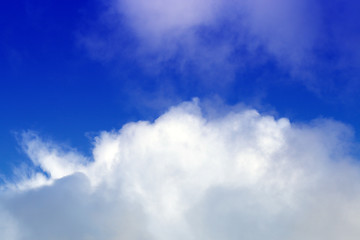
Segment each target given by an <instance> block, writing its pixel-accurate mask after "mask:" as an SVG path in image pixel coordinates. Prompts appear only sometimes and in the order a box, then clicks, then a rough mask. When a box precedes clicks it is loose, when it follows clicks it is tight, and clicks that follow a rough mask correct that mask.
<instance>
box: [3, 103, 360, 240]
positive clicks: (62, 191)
mask: <svg viewBox="0 0 360 240" xmlns="http://www.w3.org/2000/svg"><path fill="white" fill-rule="evenodd" d="M206 109H207V108H206V107H203V108H201V107H200V106H199V103H198V102H197V100H194V101H193V102H185V103H183V104H181V105H179V106H176V107H173V108H171V109H170V110H169V111H168V112H166V113H165V114H163V115H162V116H160V117H159V118H158V119H156V120H155V121H154V122H145V121H140V122H134V123H128V124H126V125H124V126H123V127H122V129H120V130H119V131H111V132H103V133H101V134H100V135H99V136H98V137H96V138H95V140H94V149H93V156H92V157H91V158H87V157H84V156H82V155H81V154H79V153H77V152H76V151H75V150H73V149H65V148H63V147H61V146H58V145H56V144H54V143H50V142H48V141H44V140H42V139H41V138H39V137H38V136H37V135H35V134H33V133H31V132H28V133H25V134H24V136H23V143H22V145H23V148H24V151H25V152H26V153H27V155H28V156H29V158H30V159H31V160H32V162H33V164H34V168H33V169H32V170H31V171H30V170H29V171H27V173H26V174H22V175H21V174H19V176H18V179H17V180H15V181H12V182H8V183H6V184H5V185H3V186H2V188H1V189H2V190H1V195H0V238H1V239H7V240H25V239H26V240H35V239H36V240H43V239H44V240H45V239H54V240H56V239H70V240H71V239H106V240H110V239H114V240H115V239H126V240H135V239H137V240H138V239H154V240H168V239H174V240H177V239H179V240H180V239H197V240H202V239H207V240H208V239H214V240H215V239H229V240H232V239H234V240H235V239H249V240H250V239H251V240H254V239H259V240H260V239H274V240H275V239H289V240H303V239H309V240H312V239H314V240H315V239H316V240H318V239H329V240H340V239H348V240H351V239H354V240H355V239H357V238H358V236H359V235H360V221H359V216H360V190H359V189H360V186H359V182H360V173H359V170H360V168H359V166H358V163H357V162H356V161H354V159H352V157H351V155H350V154H349V152H350V148H351V143H352V139H351V134H352V133H351V130H350V129H349V128H348V127H346V126H344V125H343V124H341V123H338V122H334V121H329V120H317V121H314V122H312V123H310V124H305V125H298V124H291V123H290V122H289V120H288V119H284V118H281V119H275V118H274V117H272V116H268V115H263V114H260V113H259V112H257V111H255V110H251V109H233V110H229V111H228V113H227V114H214V111H206Z"/></svg>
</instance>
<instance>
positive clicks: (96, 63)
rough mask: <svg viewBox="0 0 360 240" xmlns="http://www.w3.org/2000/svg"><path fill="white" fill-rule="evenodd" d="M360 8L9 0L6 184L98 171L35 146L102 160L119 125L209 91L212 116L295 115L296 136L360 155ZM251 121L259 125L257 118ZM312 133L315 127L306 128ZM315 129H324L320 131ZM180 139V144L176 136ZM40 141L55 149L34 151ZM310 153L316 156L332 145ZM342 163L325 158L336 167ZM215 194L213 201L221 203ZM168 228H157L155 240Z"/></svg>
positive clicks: (4, 65) (1, 49) (1, 37)
mask: <svg viewBox="0 0 360 240" xmlns="http://www.w3.org/2000/svg"><path fill="white" fill-rule="evenodd" d="M359 10H360V4H359V3H358V2H357V1H351V0H346V1H340V0H330V1H323V0H316V1H308V0H305V1H292V2H288V1H285V0H274V1H271V2H269V1H265V0H256V1H248V0H232V1H228V2H223V1H219V0H208V1H206V0H186V1H179V0H172V1H170V0H169V1H166V0H153V1H144V0H132V1H131V0H107V1H100V0H83V1H69V0H66V1H59V0H51V1H44V0H35V1H25V0H19V1H5V2H4V3H2V7H1V8H0V29H1V30H0V56H1V58H0V83H1V87H0V112H1V118H0V175H1V176H3V177H2V179H3V181H4V184H5V183H6V182H7V181H8V179H14V178H15V179H16V178H17V177H19V176H18V175H19V173H18V172H19V170H17V169H18V168H25V169H27V168H29V169H30V170H24V171H25V172H26V171H28V172H27V173H25V174H24V176H27V177H29V178H30V179H32V174H33V172H36V171H40V172H42V173H44V174H45V176H47V177H49V176H50V180H51V181H55V183H54V184H55V186H58V185H59V184H60V185H61V184H62V183H61V182H60V183H57V182H56V181H57V180H58V179H62V178H63V177H64V176H72V174H73V173H74V172H76V171H80V172H83V173H84V174H85V175H86V176H88V175H87V174H88V172H87V170H86V171H85V170H82V168H81V167H79V168H77V167H78V165H77V164H79V163H78V160H76V161H75V160H74V161H75V162H76V164H75V163H74V164H75V165H74V166H77V167H74V169H75V170H73V171H70V172H71V174H70V173H69V174H68V173H67V171H65V170H64V172H65V173H66V174H65V173H64V174H62V173H61V174H60V173H58V171H59V172H61V171H60V170H58V171H57V170H54V169H52V168H49V167H47V166H48V165H46V164H45V165H42V164H44V163H43V162H42V160H41V159H42V157H41V156H43V155H41V154H40V153H39V152H36V151H40V150H41V149H42V150H41V151H40V152H42V151H45V150H43V149H50V150H51V149H57V150H56V151H55V150H53V151H55V152H60V153H59V156H60V157H59V158H64V159H65V160H64V161H65V162H66V161H68V158H69V159H70V158H71V157H72V156H73V155H71V154H70V155H69V156H68V155H67V152H68V151H70V152H71V153H72V154H73V153H74V152H75V153H76V154H75V153H74V154H75V155H76V157H75V158H74V159H82V158H86V159H87V161H90V162H92V161H95V162H96V159H97V158H96V155H94V149H97V147H98V148H100V147H99V146H102V143H103V142H106V139H107V138H106V136H107V135H106V133H108V134H110V135H111V133H113V132H112V130H114V131H118V130H119V129H121V128H122V126H123V125H124V124H126V123H129V122H137V121H139V120H143V121H150V122H152V121H154V120H155V119H163V118H164V119H168V118H169V119H171V117H168V118H167V116H173V115H175V116H178V115H176V114H175V113H177V110H176V111H175V110H174V111H175V113H173V112H171V111H170V112H167V111H168V109H169V108H170V107H173V106H177V107H175V109H180V110H178V111H179V112H181V114H180V115H179V119H182V117H183V115H182V111H184V112H187V111H188V108H187V107H184V104H185V105H186V104H190V103H183V102H188V101H190V102H191V101H192V99H193V98H199V101H200V103H199V105H200V108H201V109H203V111H204V112H206V111H209V112H210V113H211V112H212V111H214V112H217V113H218V114H217V115H218V117H219V118H224V119H228V118H227V117H225V116H227V114H228V113H226V114H225V113H223V112H222V110H224V109H227V110H226V111H235V112H237V111H240V110H239V109H244V108H245V109H256V110H257V111H258V112H259V114H260V116H262V117H263V116H268V115H269V116H273V118H274V119H275V120H274V121H277V120H278V119H282V118H286V119H289V121H290V123H291V124H295V127H294V126H292V129H293V130H291V131H293V132H294V133H292V134H296V133H295V132H297V131H298V132H299V136H300V137H299V139H300V140H297V141H295V142H294V144H296V143H298V142H301V143H302V142H303V141H306V140H304V139H308V138H309V139H318V138H319V139H322V140H320V141H323V140H324V139H323V136H324V135H325V136H326V134H329V136H330V135H331V136H332V137H329V138H331V139H332V138H334V139H333V141H330V140H329V143H328V142H326V141H325V140H324V142H323V146H322V145H321V146H319V149H320V148H321V149H323V148H324V149H328V147H329V146H333V147H334V144H335V143H337V144H335V145H337V146H338V145H341V146H342V145H346V146H347V145H349V146H350V145H351V146H352V147H354V146H355V149H353V148H351V150H349V149H348V148H344V149H343V148H341V149H340V150H339V151H340V152H345V153H346V154H344V156H345V155H346V157H344V156H343V155H342V158H346V159H347V158H348V157H349V158H352V157H354V156H355V158H356V154H355V155H354V152H353V151H355V152H356V151H357V150H356V149H357V147H356V146H357V145H358V142H359V140H360V124H359V122H360V108H359V102H360V84H359V80H360V79H359V78H360V68H359V66H360V65H359V64H360V48H359V46H358V43H359V41H360V25H359V24H358V22H359V21H360V17H359V15H358V12H359ZM179 104H180V105H179ZM193 104H195V103H193ZM190 105H191V104H190ZM195 105H196V104H195ZM186 106H187V105H186ZM240 106H241V107H240ZM193 107H194V106H192V107H190V108H191V109H192V108H193ZM194 108H196V107H194ZM183 109H185V110H183ZM206 109H212V110H206ZM194 111H195V110H194ZM196 111H197V110H196ZM196 111H195V112H196ZM241 111H242V110H241ZM189 112H190V113H191V114H192V113H193V110H191V111H190V110H189ZM210 113H209V114H210ZM164 114H165V115H164ZM185 115H186V114H185ZM210 115H211V114H210ZM159 116H162V117H160V118H159ZM194 116H196V117H195V118H196V119H202V118H201V117H199V116H198V115H196V114H195V115H194ZM241 116H243V115H241ZM207 117H209V116H207V115H206V114H205V116H204V117H203V118H204V119H207ZM239 118H240V119H242V120H241V121H243V122H244V123H247V120H244V119H248V118H244V119H243V117H239ZM264 118H265V119H267V118H266V117H264ZM185 119H187V118H185ZM211 119H212V118H211V117H209V119H207V121H209V122H211V121H212V120H211ZM256 119H257V118H256ZM157 121H159V122H161V121H162V120H157ZM164 121H165V120H164ZM224 121H225V120H224ZM254 121H255V122H257V121H258V120H254ZM264 121H265V120H264ZM185 122H186V121H185ZM225 122H226V121H225ZM280 122H281V121H280ZM260 123H261V124H262V120H261V121H260V120H259V124H260ZM320 123H321V124H320ZM134 124H135V123H134ZM139 124H140V123H139ZM261 124H260V125H261ZM276 124H278V125H279V126H280V125H281V126H282V124H283V123H278V122H276ZM140 125H141V124H140ZM190 125H191V124H190ZM214 125H216V124H215V123H214ZM270 125H271V124H270ZM278 125H276V126H278ZM285 125H286V124H285ZM136 126H137V125H136ZM156 126H157V125H156V123H154V128H156ZM161 126H162V125H161V124H160V127H159V128H162V127H161ZM221 126H222V125H221ZM271 126H272V125H271ZM301 126H302V127H301ZM140 128H141V126H139V129H140ZM219 128H220V127H219ZM285 128H286V127H285ZM294 128H295V130H294ZM303 128H304V129H307V130H299V129H303ZM136 129H137V128H136ZM249 129H252V127H249ZM276 129H278V128H276ZM279 129H283V128H282V127H279ZM309 129H310V130H309ZM344 129H345V130H344ZM126 131H127V130H124V132H126ZM136 131H141V130H136ZM136 131H135V132H136ZM224 131H225V130H224ZM254 131H255V130H254ZM274 131H275V130H274ZM276 131H277V130H276ZM276 131H275V132H276ZM279 131H280V132H282V131H283V130H279ZM284 131H285V130H284ZM194 132H196V130H194ZM225 132H226V131H225ZM255 132H256V131H255ZM308 132H312V134H314V136H315V137H314V138H313V137H308V135H307V134H308ZM143 134H144V135H146V133H143ZM172 134H175V135H172V136H173V138H175V139H177V135H176V134H177V132H176V131H174V132H172ZM239 134H241V133H239ZM284 134H285V133H284ZM140 135H141V134H140ZM180 135H181V134H179V136H180ZM245 135H246V136H247V133H246V134H245ZM250 135H251V134H250ZM250 135H249V136H250ZM290 135H291V134H290ZM310 135H311V134H310ZM343 135H346V140H343V138H342V136H343ZM348 135H349V136H348ZM121 136H122V135H121ZM121 136H119V137H120V138H121ZM261 136H262V135H261ZM286 136H287V135H286ZM291 136H292V135H291ZM304 136H307V137H308V138H307V137H304ZM311 136H312V135H311ZM339 136H340V137H339ZM173 138H171V139H173ZM179 138H180V137H179ZM34 139H35V140H34ZM40 139H41V140H40ZM99 139H100V140H99ZM104 139H105V140H104ZM199 139H200V140H204V139H202V138H199ZM289 139H292V138H291V137H289ZM34 141H35V142H36V144H35V145H33V144H32V143H33V142H34ZM37 141H38V142H39V143H38V142H37ZM124 141H125V140H124ZM133 141H135V140H134V139H133ZM136 141H137V138H136ZM139 141H140V140H139ZM169 141H170V142H171V140H169ZM292 141H293V140H289V142H291V143H292ZM310 141H313V140H310ZM99 142H100V143H99ZM219 142H221V140H219ZM55 143H56V144H57V147H54V146H53V144H55ZM223 143H224V144H229V142H227V141H224V142H223ZM37 144H39V146H40V145H41V144H43V145H44V146H46V147H34V146H38V145H37ZM121 144H123V143H122V142H121ZM209 144H213V143H209ZM304 144H305V143H304ZM43 145H41V146H43ZM104 145H106V144H105V143H104ZM215 145H216V144H215ZM230 145H231V144H230ZM315 145H316V144H315ZM126 146H128V145H126ZM136 146H137V145H136ZM324 146H325V147H324ZM200 147H203V146H200ZM63 148H64V149H67V150H63ZM124 148H126V147H124ZM39 149H40V150H39ZM69 149H70V150H69ZM101 149H102V148H101ZM50 150H48V152H51V151H50ZM73 151H74V152H73ZM99 151H100V150H99ZM101 151H102V150H101ZM101 151H100V152H101ZM129 151H130V152H131V151H132V150H129ZM154 151H155V150H154ZM159 151H160V150H159ZM229 151H230V150H229ZM258 151H260V152H261V151H262V150H261V149H260V150H259V149H258ZM296 151H298V149H296ZM296 151H295V150H294V152H296ZM324 151H325V152H326V154H325V155H329V156H330V155H331V156H333V155H334V156H335V155H336V154H335V153H332V152H331V151H330V150H324ZM45 152H46V151H45ZM155 152H156V151H155ZM225 152H226V151H225ZM309 152H310V153H313V156H314V157H315V156H318V154H320V153H319V152H321V153H322V150H321V151H320V150H318V151H316V150H309ZM330 152H331V153H330ZM104 154H105V153H104ZM151 154H152V152H150V153H149V156H150V155H151ZM174 154H179V153H178V152H176V151H175V152H174ZM286 154H288V153H287V152H286ZM78 155H81V157H79V156H78ZM105 155H106V154H105ZM180 155H181V154H180ZM180 155H179V156H180ZM320 155H321V154H320ZM320 155H319V156H320ZM322 156H323V155H321V157H319V158H321V159H323V158H324V159H327V158H326V157H322ZM304 158H306V157H304ZM34 159H35V160H34ZM89 159H90V160H89ZM98 159H101V157H98ZM69 161H70V160H69ZM79 161H80V160H79ZM81 161H82V160H81ZM81 161H80V162H81ZM324 161H325V160H324ZM326 161H327V160H326ZM326 161H325V162H326ZM356 161H357V160H356ZM356 161H355V162H356ZM55 162H56V161H55ZM70 162H71V161H70ZM330 162H331V161H330ZM157 164H160V163H157V162H154V165H155V166H157ZM229 164H230V163H229ZM321 164H324V163H321ZM60 165H61V164H60ZM70 165H71V164H70ZM160 165H161V164H160ZM225 165H226V164H225ZM230 165H231V164H230ZM290 165H291V164H290ZM24 166H25V167H24ZM66 166H68V165H66ZM71 166H73V165H71ZM318 167H319V166H316V168H318ZM333 167H334V166H333V165H331V164H325V167H324V168H326V169H328V168H329V169H331V168H333ZM32 168H34V169H35V170H34V169H32ZM134 168H135V167H134ZM305 168H306V170H309V169H308V167H305ZM59 169H62V168H61V167H60V168H59ZM64 169H68V168H64ZM76 169H77V170H76ZM79 169H80V170H79ZM288 170H289V169H288ZM291 170H292V169H290V170H289V172H291ZM129 171H133V168H132V167H129ZM154 171H155V172H156V170H154ZM347 171H348V170H344V172H343V173H344V174H346V173H347ZM14 172H15V173H14ZM325 172H326V171H325ZM329 172H331V171H330V170H329ZM51 174H53V175H54V176H59V177H55V178H52V177H51ZM57 174H58V175H57ZM159 174H160V175H161V174H162V173H159ZM20 175H21V174H20ZM330 175H331V174H330V173H328V172H326V173H325V176H330ZM340 175H341V174H340ZM14 176H15V177H14ZM34 179H35V178H34ZM89 179H91V181H92V179H93V178H91V177H89ZM94 179H95V178H94ZM48 180H49V179H48ZM29 181H30V180H29ZM71 181H72V180H71ZM71 181H70V182H71ZM74 181H75V180H74ZM76 181H77V180H76ZM91 181H90V182H91ZM94 181H95V180H94ZM129 181H130V180H129ZM209 181H210V180H209ZM15 182H16V181H15ZM30 182H31V181H30ZM40 182H41V181H40ZM210 182H211V181H210ZM14 184H15V185H16V183H14ZM57 184H58V185H57ZM314 184H315V183H314ZM20 185H21V184H20V183H19V186H20ZM25 185H26V184H25ZM25 185H24V186H25ZM30 185H31V184H30ZM30 185H29V186H30ZM40 185H41V184H40ZM140 185H141V184H140ZM210 185H211V184H210ZM315 185H316V184H315ZM335 185H336V184H335ZM26 186H27V185H26ZM31 186H32V185H31ZM36 186H37V185H36ZM316 186H319V187H323V184H322V183H319V184H317V185H316ZM336 186H337V185H336ZM184 188H185V187H184ZM250 188H251V187H249V189H250ZM154 189H155V188H154ZM156 190H157V189H155V190H154V191H156ZM186 191H187V190H186ZM186 191H185V192H186ZM189 191H190V190H189ZM204 191H205V190H204ZM214 191H215V192H216V191H217V190H214ZM219 191H222V190H219ZM226 191H228V190H226ZM334 191H335V190H334ZM320 192H322V191H320ZM327 193H328V192H327ZM44 194H46V193H44ZM212 194H215V193H212V191H210V193H209V196H210V195H211V196H212ZM226 194H230V195H231V194H234V193H231V192H230V193H229V192H227V193H226ZM226 194H225V195H226ZM215 195H216V194H215ZM235 195H236V194H235ZM325 195H326V194H325ZM216 196H217V195H216ZM320 197H323V195H321V196H319V198H320ZM214 198H215V199H216V197H214ZM19 201H20V200H19ZM99 201H102V200H99ZM141 201H142V203H144V202H145V205H146V204H150V203H148V202H146V201H145V200H141ZM141 201H140V202H141ZM203 201H204V202H206V203H204V204H205V205H204V208H206V206H207V204H210V202H211V201H214V199H213V197H210V198H209V199H207V198H206V199H204V200H203ZM189 204H190V203H189ZM190 205H191V204H190ZM146 206H148V205H146ZM0 207H1V204H0ZM10 209H11V207H10ZM154 209H156V208H154ZM0 210H1V209H0ZM84 211H85V210H84ZM119 211H120V210H119ZM169 211H170V210H169ZM197 211H201V209H198V210H197ZM10 212H11V211H10ZM16 214H17V213H16V212H15V213H14V212H13V215H14V216H16ZM164 214H165V213H164ZM166 214H167V213H166ZM166 214H165V215H166ZM20 215H21V214H20ZM140 215H141V214H140ZM145 215H146V210H145ZM165 215H164V216H165ZM151 216H152V215H151ZM64 218H65V217H64ZM150 218H151V219H152V217H150ZM260 218H261V217H260ZM154 219H155V218H154ZM199 221H200V220H199ZM0 222H1V219H0ZM204 224H205V223H204ZM209 224H210V223H209ZM205 225H206V224H205ZM210 225H211V224H210ZM159 226H160V227H161V226H162V225H159ZM175 227H176V226H175ZM154 231H155V230H154ZM204 231H206V230H204ZM231 231H232V230H231ZM231 231H230V232H231ZM30 232H31V231H30ZM29 234H30V235H29V236H32V235H31V234H33V233H29ZM79 234H80V233H79ZM94 234H95V233H94ZM187 234H188V233H187ZM205 235H206V234H205ZM215 235H216V234H215ZM0 236H1V235H0ZM9 236H10V235H9ZM43 236H44V238H45V239H46V237H48V235H46V233H44V235H43ZM74 236H75V235H74ZM79 236H82V235H81V234H80V235H79ZM164 236H166V233H164V235H161V234H159V235H156V234H155V235H153V237H154V238H155V239H162V238H163V237H164ZM219 236H223V235H219ZM234 236H236V231H235V232H234ZM14 239H17V238H14ZM19 239H22V238H19ZM67 239H71V238H70V237H68V238H67ZM228 239H232V238H231V236H230V237H229V236H228ZM294 239H295V238H294ZM349 239H350V238H349Z"/></svg>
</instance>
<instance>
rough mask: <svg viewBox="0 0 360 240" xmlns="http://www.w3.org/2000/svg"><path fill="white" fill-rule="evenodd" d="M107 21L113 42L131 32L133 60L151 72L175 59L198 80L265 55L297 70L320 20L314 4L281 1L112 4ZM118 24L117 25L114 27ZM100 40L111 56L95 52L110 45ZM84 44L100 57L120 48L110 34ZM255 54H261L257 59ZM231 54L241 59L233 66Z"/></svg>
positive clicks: (118, 0) (127, 0)
mask: <svg viewBox="0 0 360 240" xmlns="http://www.w3.org/2000/svg"><path fill="white" fill-rule="evenodd" d="M106 16H107V17H106V22H107V24H108V25H112V28H114V29H115V30H114V32H113V36H117V37H116V38H118V36H119V35H122V34H123V32H124V29H126V27H130V29H131V30H132V32H133V33H135V36H137V39H138V40H139V41H140V44H139V45H138V46H139V48H138V49H137V53H136V54H135V55H136V58H137V59H139V58H140V59H143V58H148V57H150V58H152V61H151V62H153V64H152V66H151V68H154V63H156V64H158V65H163V64H164V63H166V62H167V61H168V60H169V59H172V58H174V57H176V58H178V59H180V60H179V61H180V63H179V64H178V66H177V67H178V69H182V70H184V69H183V68H186V66H187V65H190V66H192V67H195V68H198V71H199V72H200V73H201V74H200V75H202V74H203V73H206V72H207V71H209V69H208V68H206V66H208V65H209V64H210V65H212V68H213V69H216V71H215V70H213V71H212V72H213V73H216V72H219V71H220V70H222V71H221V73H223V74H225V73H227V72H229V71H232V72H234V71H235V69H237V68H239V67H242V64H243V63H244V62H246V63H249V61H250V60H251V59H252V57H253V55H256V59H257V60H256V61H257V63H256V64H259V60H258V58H260V57H264V55H265V56H266V57H268V58H271V59H272V58H273V57H275V59H276V61H277V62H278V64H280V65H283V66H286V67H290V68H297V67H299V65H301V64H304V60H305V59H306V62H307V63H308V62H309V61H310V59H311V52H312V50H313V47H314V45H315V44H316V40H317V37H318V36H317V34H318V32H317V30H319V29H318V27H319V24H320V21H321V20H320V10H319V8H318V5H317V3H316V2H314V1H286V0H276V1H271V2H269V1H264V0H253V1H249V0H231V1H221V0H152V1H146V0H112V1H110V4H109V10H108V12H107V15H106ZM119 19H121V21H119ZM118 22H120V23H121V25H119V26H117V27H116V26H113V25H114V24H115V25H116V23H118ZM116 28H118V29H117V30H116ZM125 34H129V32H126V33H125ZM104 38H105V39H104ZM106 38H108V39H106ZM99 39H102V40H101V41H99ZM102 41H105V42H107V41H108V42H109V43H110V45H111V46H112V47H111V48H110V49H109V50H108V51H109V52H110V54H104V51H105V52H106V51H107V50H99V45H102V46H103V47H105V48H106V46H107V45H109V44H103V43H101V42H102ZM83 42H84V43H85V45H87V46H88V48H89V49H90V51H92V50H94V51H95V52H100V55H101V56H100V57H101V58H103V55H106V56H111V55H112V53H113V52H116V50H114V49H119V48H121V47H122V44H121V43H122V41H120V40H117V42H118V46H116V41H115V43H114V40H113V39H112V36H111V35H110V36H109V35H106V37H101V36H100V37H99V38H94V37H87V38H86V37H85V38H83ZM114 45H115V46H114ZM93 46H95V47H93ZM100 48H102V47H100ZM260 49H261V50H264V51H262V52H261V54H260V55H259V51H261V50H260ZM94 51H92V52H94ZM240 52H241V54H240ZM234 55H236V57H237V58H240V60H238V61H236V64H234V59H233V56H234ZM144 62H145V64H148V62H149V61H144ZM252 64H254V63H252ZM185 72H186V71H185ZM229 78H231V77H229ZM205 79H209V78H205ZM215 79H216V78H215Z"/></svg>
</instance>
